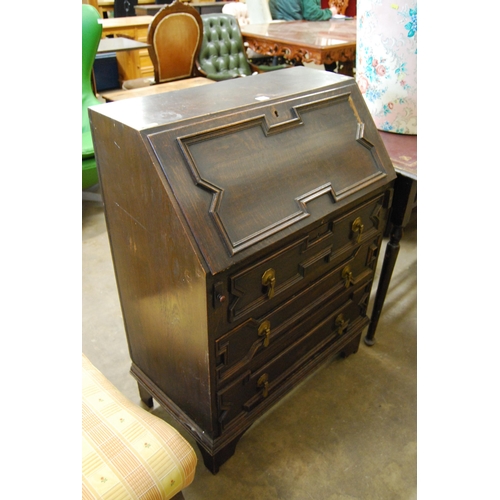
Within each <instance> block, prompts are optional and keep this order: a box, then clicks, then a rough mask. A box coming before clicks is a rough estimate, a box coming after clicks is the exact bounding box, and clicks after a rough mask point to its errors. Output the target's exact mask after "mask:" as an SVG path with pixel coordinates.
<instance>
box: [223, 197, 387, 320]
mask: <svg viewBox="0 0 500 500" xmlns="http://www.w3.org/2000/svg"><path fill="white" fill-rule="evenodd" d="M384 198H385V196H384V195H381V196H378V197H376V198H374V199H372V200H370V201H368V202H367V203H365V204H363V205H362V206H359V207H357V208H356V209H355V210H352V211H350V212H348V213H347V214H344V215H343V216H341V217H338V218H335V219H332V220H330V221H327V222H324V223H323V224H321V225H320V226H318V227H317V228H315V229H314V230H313V231H311V232H310V233H309V234H308V235H306V236H304V237H302V238H300V239H299V240H297V241H295V242H293V243H292V244H290V245H288V246H287V247H285V248H282V249H281V250H279V251H277V252H276V253H274V254H272V255H270V256H269V257H267V258H265V259H263V260H261V261H259V262H257V263H256V264H254V265H252V266H250V267H247V268H245V269H243V270H242V271H240V272H238V273H236V274H233V275H231V276H229V280H228V286H229V294H230V295H229V296H230V305H229V311H228V318H229V321H230V322H234V321H240V320H242V319H245V318H246V317H248V316H249V315H253V316H259V315H261V314H264V313H265V312H266V311H269V310H270V309H272V308H273V307H275V306H277V305H278V304H279V303H280V302H281V301H283V300H285V299H287V298H288V297H290V296H291V295H292V294H294V293H296V292H297V291H298V290H300V289H301V288H302V287H304V286H306V285H307V284H308V283H311V282H312V281H313V280H315V279H317V278H318V277H320V276H321V275H322V274H323V273H325V272H327V271H328V270H330V269H332V268H333V267H334V266H336V265H339V264H340V263H341V262H342V260H348V259H350V258H351V254H352V252H354V251H355V250H356V248H358V247H359V245H360V244H362V243H363V242H364V241H366V240H367V239H369V238H373V237H374V236H375V235H376V234H377V233H378V232H379V231H381V230H382V229H383V228H382V227H381V225H382V222H381V221H382V220H384V218H383V217H382V215H383V212H384V208H383V205H384Z"/></svg>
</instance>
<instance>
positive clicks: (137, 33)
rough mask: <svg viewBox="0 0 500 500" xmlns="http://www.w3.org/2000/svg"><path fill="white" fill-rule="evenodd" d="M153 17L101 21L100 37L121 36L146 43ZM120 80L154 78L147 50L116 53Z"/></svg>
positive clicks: (116, 18)
mask: <svg viewBox="0 0 500 500" xmlns="http://www.w3.org/2000/svg"><path fill="white" fill-rule="evenodd" d="M152 20H153V16H132V17H114V18H109V19H101V20H100V23H101V24H102V37H103V38H104V37H107V36H110V35H113V36H122V37H126V38H131V39H132V40H137V41H138V42H143V43H147V41H148V29H149V25H150V24H151V21H152ZM116 58H117V61H118V70H119V73H120V80H122V81H125V80H134V79H135V78H148V77H151V76H154V67H153V62H152V61H151V58H150V57H149V52H148V49H140V50H134V51H130V52H127V53H120V52H117V54H116Z"/></svg>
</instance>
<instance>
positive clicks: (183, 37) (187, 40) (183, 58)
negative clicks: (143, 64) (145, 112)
mask: <svg viewBox="0 0 500 500" xmlns="http://www.w3.org/2000/svg"><path fill="white" fill-rule="evenodd" d="M202 40H203V23H202V21H201V17H200V14H199V13H198V11H197V10H196V9H195V8H194V7H191V6H189V5H188V4H187V3H183V2H180V1H178V0H175V1H174V2H173V3H171V4H167V5H166V6H165V7H163V8H162V9H160V10H159V11H158V13H157V14H156V15H155V17H154V18H153V20H152V21H151V24H150V25H149V30H148V40H147V41H148V44H149V45H150V47H149V48H148V50H149V56H150V58H151V61H152V62H153V66H154V80H153V79H151V78H149V79H148V78H139V79H136V80H128V81H126V82H124V84H123V88H124V89H132V88H138V87H144V86H147V85H154V84H157V83H165V82H171V81H174V80H182V79H185V78H193V77H195V76H200V74H199V73H198V71H197V66H196V61H197V59H198V54H199V52H200V47H201V42H202Z"/></svg>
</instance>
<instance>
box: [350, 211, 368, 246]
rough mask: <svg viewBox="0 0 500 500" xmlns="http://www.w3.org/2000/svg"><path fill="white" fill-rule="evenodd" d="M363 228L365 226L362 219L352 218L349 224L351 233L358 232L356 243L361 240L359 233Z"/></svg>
mask: <svg viewBox="0 0 500 500" xmlns="http://www.w3.org/2000/svg"><path fill="white" fill-rule="evenodd" d="M364 228H365V226H364V225H363V221H362V220H361V217H356V218H355V219H354V222H353V223H352V226H351V231H352V232H353V233H358V237H357V239H356V243H359V242H360V241H361V234H362V233H363V229H364Z"/></svg>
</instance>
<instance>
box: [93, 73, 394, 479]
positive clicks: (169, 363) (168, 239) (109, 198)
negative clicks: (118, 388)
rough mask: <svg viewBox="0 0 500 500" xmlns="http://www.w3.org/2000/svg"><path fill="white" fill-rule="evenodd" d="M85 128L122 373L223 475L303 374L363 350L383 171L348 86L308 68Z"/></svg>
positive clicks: (185, 96) (97, 120)
mask: <svg viewBox="0 0 500 500" xmlns="http://www.w3.org/2000/svg"><path fill="white" fill-rule="evenodd" d="M91 123H92V129H93V138H94V144H95V151H96V157H97V163H98V168H99V175H100V181H101V186H102V191H103V199H104V206H105V213H106V221H107V227H108V232H109V238H110V244H111V250H112V255H113V262H114V268H115V273H116V279H117V284H118V290H119V294H120V300H121V305H122V310H123V318H124V322H125V327H126V332H127V339H128V344H129V349H130V356H131V359H132V367H131V372H132V374H133V375H134V377H135V378H136V379H137V381H138V383H139V388H140V392H141V397H142V399H143V401H145V402H147V403H148V404H152V398H154V399H156V400H157V401H158V402H159V403H160V404H161V405H162V406H163V407H164V408H165V409H166V410H167V411H168V412H169V413H170V414H171V415H173V416H174V417H175V418H176V419H177V420H178V421H179V422H180V423H181V424H182V425H183V426H184V427H185V429H186V431H187V432H189V433H191V434H192V435H193V436H194V438H195V439H196V440H197V442H198V444H199V446H200V449H201V451H202V453H203V456H204V459H205V464H206V466H207V467H208V468H209V469H210V470H211V471H212V472H214V473H216V472H217V471H218V469H219V466H220V465H221V464H222V463H223V462H224V461H225V460H227V459H228V458H229V457H230V456H231V455H232V453H233V452H234V449H235V446H236V443H237V441H238V439H239V438H240V437H241V435H242V434H243V433H244V432H245V430H246V429H248V428H249V427H250V426H251V424H252V423H253V422H254V421H255V420H256V418H257V417H259V416H260V415H261V414H262V413H263V412H264V411H265V410H266V409H268V408H269V407H270V406H271V405H272V404H273V403H275V402H276V401H277V400H278V399H279V398H280V397H281V396H283V395H284V394H285V393H286V392H287V391H289V390H290V389H291V388H293V387H294V386H295V385H296V384H297V383H298V382H299V381H300V380H301V379H303V378H304V376H305V375H306V374H308V373H309V372H310V371H311V370H312V369H314V368H315V367H316V366H318V364H319V363H320V362H322V361H323V360H325V359H326V358H327V357H329V356H333V355H337V354H343V355H345V356H346V355H349V354H351V353H353V352H356V351H357V349H358V345H359V340H360V336H361V333H362V331H363V330H364V329H365V327H366V326H367V325H368V324H369V318H368V316H367V308H368V301H369V296H370V289H371V286H372V281H373V276H374V272H375V267H376V265H377V260H378V256H379V250H380V243H381V239H382V234H383V230H384V227H385V224H386V219H387V213H388V209H389V207H390V204H391V199H392V196H391V195H392V183H393V180H394V179H395V173H394V170H393V168H392V164H391V162H390V160H389V157H388V155H387V152H386V150H385V148H384V145H383V143H382V141H381V139H380V136H379V133H378V131H377V130H376V128H375V126H374V124H373V122H372V119H371V116H370V115H369V113H368V110H367V108H366V105H365V103H364V100H363V97H362V96H361V94H360V92H359V89H358V87H357V85H356V83H355V81H354V80H353V79H351V78H348V77H344V76H342V75H336V74H333V73H329V72H323V71H317V70H313V69H306V68H303V67H297V68H292V69H285V70H281V71H274V72H270V73H266V74H262V75H255V76H252V77H248V78H241V79H238V80H232V81H226V82H219V83H217V84H215V85H207V86H204V87H199V88H193V89H187V90H182V91H177V92H170V93H168V94H163V95H154V96H150V97H147V98H137V99H132V100H127V101H121V102H116V103H111V104H106V105H102V106H97V107H94V108H92V109H91Z"/></svg>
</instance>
